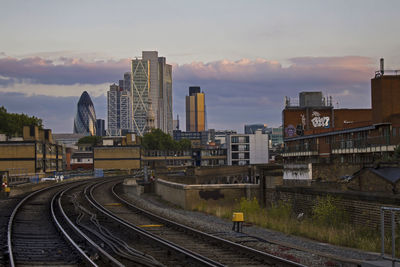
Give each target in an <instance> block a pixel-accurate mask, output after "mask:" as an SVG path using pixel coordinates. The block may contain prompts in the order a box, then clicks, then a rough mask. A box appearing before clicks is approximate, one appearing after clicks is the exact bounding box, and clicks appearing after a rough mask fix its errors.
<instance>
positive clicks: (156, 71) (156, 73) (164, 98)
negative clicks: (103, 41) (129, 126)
mask: <svg viewBox="0 0 400 267" xmlns="http://www.w3.org/2000/svg"><path fill="white" fill-rule="evenodd" d="M131 91H132V100H133V130H134V131H135V132H136V133H137V134H139V135H143V134H145V133H146V131H148V129H149V128H151V127H148V126H147V125H146V124H147V121H149V117H153V115H149V114H148V112H149V111H150V110H152V111H153V114H154V127H155V128H159V129H161V130H163V131H164V132H166V133H170V134H172V128H173V125H172V124H173V119H172V66H171V65H168V64H166V59H165V57H158V52H157V51H143V52H142V58H141V59H138V58H136V59H134V60H132V69H131ZM150 103H151V104H150ZM149 105H151V108H150V106H149ZM150 121H152V120H150ZM152 123H153V122H152Z"/></svg>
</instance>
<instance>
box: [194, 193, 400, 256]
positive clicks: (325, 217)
mask: <svg viewBox="0 0 400 267" xmlns="http://www.w3.org/2000/svg"><path fill="white" fill-rule="evenodd" d="M337 200H338V199H336V198H334V197H332V196H327V197H321V198H318V199H317V201H316V203H315V205H314V207H313V210H312V214H311V215H310V216H309V217H304V218H303V219H301V220H300V219H298V218H297V216H298V214H294V212H293V208H292V205H291V203H288V202H279V203H277V204H275V205H273V206H272V207H269V208H267V209H265V208H261V207H260V206H259V204H258V201H257V199H256V198H254V199H252V200H247V199H245V198H242V199H241V200H240V201H237V202H236V203H235V204H234V205H231V206H219V205H206V204H205V203H202V204H200V205H199V206H198V207H196V208H195V210H198V211H202V212H206V213H209V214H213V215H216V216H218V217H221V218H225V219H231V218H232V213H233V212H238V211H241V212H243V213H244V216H245V221H246V222H249V223H253V224H256V225H258V226H261V227H265V228H268V229H272V230H276V231H280V232H283V233H285V234H290V235H297V236H302V237H307V238H310V239H314V240H317V241H320V242H326V243H330V244H334V245H340V246H347V247H352V248H357V249H362V250H366V251H375V252H380V251H381V241H380V232H379V231H377V230H375V231H374V230H371V229H367V228H366V227H360V226H354V225H351V224H350V223H349V216H348V214H347V213H346V212H345V210H344V209H343V208H342V207H340V206H339V205H337V204H336V203H337ZM388 234H389V233H388ZM390 242H391V240H390V236H389V235H388V236H386V237H385V250H386V251H387V252H388V253H389V252H390V251H391V247H390ZM397 242H398V243H400V242H399V240H397ZM397 246H399V244H396V247H397Z"/></svg>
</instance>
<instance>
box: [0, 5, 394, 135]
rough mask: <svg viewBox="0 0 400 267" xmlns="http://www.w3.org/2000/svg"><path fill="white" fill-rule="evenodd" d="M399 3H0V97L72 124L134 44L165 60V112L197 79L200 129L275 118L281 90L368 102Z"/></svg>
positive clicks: (118, 73) (60, 124) (122, 67)
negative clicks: (168, 98) (202, 108)
mask: <svg viewBox="0 0 400 267" xmlns="http://www.w3.org/2000/svg"><path fill="white" fill-rule="evenodd" d="M399 10H400V1H398V0H393V1H390V0H386V1H368V0H353V1H338V0H335V1H330V0H326V1H312V0H304V1H296V0H292V1H289V0H282V1H267V0H264V1H257V0H251V1H249V0H246V1H245V0H243V1H238V0H229V1H223V0H220V1H215V0H214V1H208V0H204V1H178V0H177V1H173V0H165V1H151V0H149V1H101V0H96V1H74V0H71V1H44V0H43V1H19V0H13V1H7V0H1V9H0V36H1V38H0V106H4V107H6V108H7V110H8V111H9V112H16V113H26V114H28V115H31V116H32V115H34V116H37V117H40V118H42V119H43V121H44V126H45V127H46V128H50V129H53V132H56V133H68V132H72V129H73V118H74V115H75V112H76V104H77V101H78V99H79V96H80V95H81V94H82V92H83V91H85V90H86V91H88V92H89V94H90V96H91V98H92V101H93V102H94V105H95V109H96V115H97V117H98V118H106V116H107V111H106V108H107V107H106V106H107V99H106V92H107V90H108V88H109V86H110V84H112V83H114V82H116V83H117V82H118V80H119V79H122V77H123V73H124V72H126V71H129V68H130V64H129V62H130V60H131V59H132V58H135V57H140V56H141V53H142V51H149V50H157V51H158V52H159V56H164V57H166V58H167V63H169V64H171V65H173V110H174V117H176V115H178V114H179V117H180V124H181V129H183V130H184V129H185V127H184V126H185V112H184V108H185V103H184V101H185V95H187V94H188V87H189V86H200V87H201V88H202V90H203V91H204V92H205V95H206V104H207V123H208V127H209V128H214V129H233V130H237V131H239V132H243V126H244V124H251V123H263V124H264V123H266V124H268V125H270V126H273V127H277V126H279V125H280V124H281V113H282V109H283V104H284V97H285V96H288V97H290V98H291V99H293V101H295V99H296V98H298V94H299V92H302V91H322V92H323V93H324V94H325V95H326V96H332V97H333V102H334V105H335V107H339V108H369V107H370V106H371V100H370V79H371V78H373V77H374V73H375V71H376V70H377V69H378V68H379V58H381V57H383V58H385V68H386V69H400V49H399V48H400V36H399V34H398V26H399V25H400V16H398V11H399Z"/></svg>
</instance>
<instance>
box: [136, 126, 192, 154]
mask: <svg viewBox="0 0 400 267" xmlns="http://www.w3.org/2000/svg"><path fill="white" fill-rule="evenodd" d="M142 146H143V147H144V149H146V150H189V149H190V148H191V142H190V140H189V139H182V140H180V141H179V142H177V141H175V140H174V139H172V136H170V135H169V134H166V133H164V132H163V131H162V130H160V129H152V130H151V132H150V133H147V134H145V135H144V136H143V139H142Z"/></svg>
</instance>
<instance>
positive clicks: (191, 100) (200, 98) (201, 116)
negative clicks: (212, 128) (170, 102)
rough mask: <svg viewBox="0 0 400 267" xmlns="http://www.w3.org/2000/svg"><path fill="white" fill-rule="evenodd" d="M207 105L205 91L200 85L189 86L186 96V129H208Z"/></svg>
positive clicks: (198, 130)
mask: <svg viewBox="0 0 400 267" xmlns="http://www.w3.org/2000/svg"><path fill="white" fill-rule="evenodd" d="M205 111H206V106H205V97H204V93H202V92H201V91H200V87H199V86H191V87H189V95H188V96H186V131H187V132H201V131H205V130H206V115H205Z"/></svg>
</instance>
